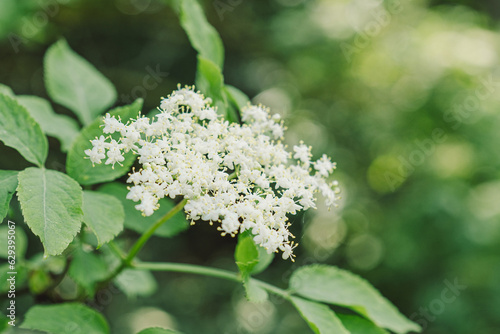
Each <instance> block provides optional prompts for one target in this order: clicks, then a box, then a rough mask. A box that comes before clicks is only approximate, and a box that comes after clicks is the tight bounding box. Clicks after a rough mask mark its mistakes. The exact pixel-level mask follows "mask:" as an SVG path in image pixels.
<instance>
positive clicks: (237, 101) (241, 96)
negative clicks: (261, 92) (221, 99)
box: [224, 85, 250, 110]
mask: <svg viewBox="0 0 500 334" xmlns="http://www.w3.org/2000/svg"><path fill="white" fill-rule="evenodd" d="M224 92H226V96H227V98H228V99H229V101H230V102H231V103H233V104H234V105H235V106H236V107H237V108H238V110H241V109H242V108H244V107H246V106H247V105H248V104H249V103H250V99H249V98H248V96H247V95H246V94H245V93H243V92H242V91H241V90H239V89H238V88H236V87H234V86H231V85H225V86H224Z"/></svg>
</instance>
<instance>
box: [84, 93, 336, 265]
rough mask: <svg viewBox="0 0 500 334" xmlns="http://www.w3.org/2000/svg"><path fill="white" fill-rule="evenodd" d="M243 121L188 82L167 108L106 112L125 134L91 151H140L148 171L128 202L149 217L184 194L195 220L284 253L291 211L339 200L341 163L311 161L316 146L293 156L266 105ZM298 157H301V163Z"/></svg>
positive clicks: (111, 157) (111, 155)
mask: <svg viewBox="0 0 500 334" xmlns="http://www.w3.org/2000/svg"><path fill="white" fill-rule="evenodd" d="M242 121H243V124H242V125H240V124H236V123H231V124H230V123H229V122H227V121H225V120H223V119H221V118H220V117H218V115H217V112H216V110H215V109H214V108H213V107H211V106H210V99H205V98H204V97H203V95H201V94H199V93H197V92H195V91H194V87H186V88H182V89H180V88H179V89H178V90H177V91H174V92H173V93H172V94H171V95H169V96H168V97H167V98H164V99H163V100H162V102H161V105H160V113H159V114H157V115H156V116H154V117H153V118H152V119H149V118H147V117H144V116H139V117H138V118H137V119H131V120H129V121H128V122H126V123H124V122H122V121H121V120H120V119H117V118H115V117H110V115H109V114H107V115H106V117H105V119H104V124H105V126H104V129H103V132H104V133H105V134H113V133H115V132H119V133H120V135H121V136H120V139H119V140H118V141H116V140H114V139H111V138H110V136H108V137H107V138H105V137H104V136H101V137H100V138H96V139H95V140H93V141H92V145H93V148H92V149H91V150H86V151H85V153H86V154H87V155H88V156H89V157H90V159H91V161H92V163H101V160H103V159H106V157H107V160H106V162H105V163H106V164H112V165H113V166H114V164H115V163H118V164H119V163H120V162H122V161H123V160H124V158H123V154H124V153H125V152H128V151H133V152H134V153H136V154H137V155H138V157H139V163H140V164H142V168H141V169H140V170H139V171H135V170H134V172H133V173H131V174H130V177H129V179H128V181H127V182H129V183H132V184H133V186H131V187H130V188H129V190H130V192H129V193H128V195H127V198H128V199H131V200H133V201H136V202H138V201H140V204H138V205H136V206H135V207H136V209H138V210H140V211H142V213H143V214H144V215H145V216H149V215H151V214H153V211H154V210H156V209H157V208H158V206H159V205H158V200H159V199H161V198H163V197H165V196H169V197H170V198H175V197H176V196H183V197H184V198H187V199H188V201H187V203H186V205H185V207H184V210H185V211H186V213H187V214H188V218H189V219H191V220H192V222H194V221H195V220H200V219H201V220H204V221H208V222H210V224H212V223H216V224H218V225H219V227H218V229H219V230H220V231H221V233H222V235H226V234H229V235H232V236H234V235H236V234H237V233H238V232H243V231H246V230H250V231H251V233H252V234H253V235H254V241H255V243H256V244H258V245H261V246H262V247H265V248H266V249H267V251H268V252H269V253H271V252H277V251H278V250H281V251H282V252H283V254H282V255H283V258H284V259H286V258H289V257H291V258H292V259H293V256H292V251H293V248H294V247H295V245H294V243H293V241H292V240H291V238H293V236H292V235H291V233H290V232H289V230H288V226H289V222H288V218H287V214H295V213H296V212H297V211H299V210H302V209H304V210H306V209H308V208H311V207H315V197H314V195H315V193H316V192H318V191H319V192H321V193H322V194H323V196H324V197H325V199H326V204H327V205H329V206H330V205H333V204H335V201H336V199H337V193H338V189H337V183H336V182H333V183H330V184H328V183H327V181H326V179H327V177H328V176H329V175H330V173H332V172H333V170H334V169H335V163H333V162H331V160H330V158H328V157H327V156H326V155H323V157H321V158H320V159H319V160H317V161H314V162H313V161H311V156H312V155H311V148H310V147H308V146H305V145H304V144H303V143H301V144H300V145H298V146H294V148H293V151H294V154H293V159H292V154H291V153H289V152H287V151H286V148H285V146H284V145H283V144H282V143H281V142H280V139H282V137H283V132H284V130H283V124H282V122H280V117H279V115H274V116H272V117H271V116H270V115H269V111H268V110H267V109H266V108H264V107H262V106H253V105H249V106H248V107H246V108H243V110H242ZM294 159H295V160H294Z"/></svg>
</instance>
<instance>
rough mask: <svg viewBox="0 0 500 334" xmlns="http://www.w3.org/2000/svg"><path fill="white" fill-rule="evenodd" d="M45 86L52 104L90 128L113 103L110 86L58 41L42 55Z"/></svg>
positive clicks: (86, 63) (113, 95) (113, 94)
mask: <svg viewBox="0 0 500 334" xmlns="http://www.w3.org/2000/svg"><path fill="white" fill-rule="evenodd" d="M44 67H45V86H46V87H47V93H48V94H49V96H50V97H51V98H52V100H54V101H56V102H57V103H59V104H61V105H63V106H65V107H67V108H68V109H70V110H71V111H73V112H74V113H75V114H76V115H77V116H78V118H79V119H80V121H81V122H82V123H83V124H84V125H88V124H90V123H91V122H92V121H93V120H94V119H95V118H96V117H97V116H98V115H100V114H101V113H102V112H103V111H104V110H106V109H107V108H109V107H110V106H111V105H112V104H113V103H114V102H115V100H116V90H115V88H114V87H113V84H112V83H111V82H110V81H109V80H108V79H107V78H106V77H104V76H103V75H102V74H101V73H99V71H97V69H96V68H95V67H94V66H93V65H92V64H90V63H89V62H87V61H86V60H85V59H83V58H82V57H80V56H79V55H78V54H76V53H75V52H74V51H73V50H71V48H70V47H69V45H68V43H66V41H64V40H60V41H58V42H56V43H54V44H53V45H52V46H51V47H50V48H49V49H48V50H47V53H46V54H45V60H44Z"/></svg>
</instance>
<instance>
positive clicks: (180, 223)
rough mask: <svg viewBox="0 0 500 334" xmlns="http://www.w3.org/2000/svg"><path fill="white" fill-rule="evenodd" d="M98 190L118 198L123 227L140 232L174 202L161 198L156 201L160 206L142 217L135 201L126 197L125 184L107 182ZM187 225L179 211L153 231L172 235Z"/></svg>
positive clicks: (154, 221)
mask: <svg viewBox="0 0 500 334" xmlns="http://www.w3.org/2000/svg"><path fill="white" fill-rule="evenodd" d="M98 191H99V192H102V193H105V194H109V195H113V196H115V197H116V198H118V199H119V200H120V201H121V202H122V204H123V208H124V210H125V223H124V225H125V227H126V228H128V229H130V230H133V231H136V232H138V233H141V234H142V233H144V232H146V231H147V229H148V228H149V227H150V226H151V225H153V224H154V223H156V222H157V221H158V220H160V219H161V217H163V216H164V215H165V214H166V213H167V212H169V211H170V210H171V209H172V208H173V207H174V206H175V204H174V202H172V201H171V200H170V199H168V198H162V199H161V200H159V201H158V203H159V204H160V208H159V209H158V210H156V211H155V213H154V214H152V215H151V216H149V217H144V216H143V215H142V214H141V212H140V211H138V210H136V209H135V207H134V206H135V205H136V203H135V202H133V201H132V200H128V199H126V197H127V194H128V190H127V186H126V185H124V184H122V183H118V182H113V183H108V184H105V185H103V186H102V187H100V188H99V189H98ZM188 227H189V223H188V222H187V220H186V216H185V215H184V213H183V212H179V213H177V214H176V215H175V216H173V217H172V218H171V219H170V220H169V221H167V222H166V223H165V224H163V225H161V226H160V227H159V228H158V229H157V230H156V231H155V235H157V236H160V237H173V236H175V235H177V234H179V233H180V232H182V231H184V230H186V229H187V228H188Z"/></svg>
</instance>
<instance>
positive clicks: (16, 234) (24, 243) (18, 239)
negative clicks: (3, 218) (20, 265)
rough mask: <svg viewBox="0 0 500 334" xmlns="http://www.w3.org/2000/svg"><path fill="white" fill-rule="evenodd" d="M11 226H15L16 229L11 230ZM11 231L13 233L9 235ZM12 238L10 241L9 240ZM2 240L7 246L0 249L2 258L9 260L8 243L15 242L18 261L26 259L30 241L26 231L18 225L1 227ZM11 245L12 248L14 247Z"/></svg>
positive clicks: (0, 238) (0, 235)
mask: <svg viewBox="0 0 500 334" xmlns="http://www.w3.org/2000/svg"><path fill="white" fill-rule="evenodd" d="M9 226H15V228H9ZM9 231H11V232H10V233H9ZM9 237H10V239H9ZM0 240H2V243H4V245H5V246H2V247H0V258H3V259H7V258H8V256H9V252H8V248H7V245H8V244H9V243H8V241H9V240H11V241H13V242H15V245H14V244H12V245H14V246H15V256H16V261H19V260H20V259H24V255H25V254H26V248H27V247H28V239H27V238H26V234H25V233H24V231H23V230H22V229H21V228H20V227H19V226H16V225H12V224H9V225H7V224H5V225H2V226H0ZM12 245H11V246H12Z"/></svg>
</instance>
